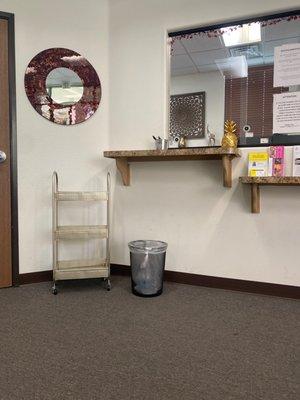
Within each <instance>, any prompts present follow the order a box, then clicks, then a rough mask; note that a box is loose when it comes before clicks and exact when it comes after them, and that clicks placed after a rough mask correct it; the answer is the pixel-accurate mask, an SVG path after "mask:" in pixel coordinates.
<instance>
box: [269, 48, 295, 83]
mask: <svg viewBox="0 0 300 400" xmlns="http://www.w3.org/2000/svg"><path fill="white" fill-rule="evenodd" d="M299 84H300V43H293V44H285V45H283V46H279V47H275V49H274V87H278V86H283V87H286V86H294V85H299Z"/></svg>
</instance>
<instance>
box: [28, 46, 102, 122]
mask: <svg viewBox="0 0 300 400" xmlns="http://www.w3.org/2000/svg"><path fill="white" fill-rule="evenodd" d="M62 67H63V68H68V69H70V70H72V71H74V72H75V73H76V74H77V75H78V76H79V78H80V79H81V81H82V83H83V94H82V97H81V98H80V99H79V101H77V102H76V103H74V104H71V105H64V104H59V103H56V102H55V101H54V100H53V99H52V98H51V97H50V96H49V94H48V92H47V88H46V79H47V76H48V74H49V73H50V72H51V71H52V70H54V69H56V68H62ZM24 80H25V90H26V94H27V97H28V99H29V101H30V103H31V105H32V107H33V108H34V109H35V110H36V111H37V112H38V113H39V114H40V115H41V116H42V117H44V118H46V119H48V120H49V121H51V122H54V123H57V124H60V125H75V124H79V123H81V122H84V121H86V120H87V119H89V118H90V117H91V116H92V115H94V114H95V112H96V110H97V108H98V107H99V104H100V100H101V83H100V79H99V77H98V74H97V72H96V70H95V69H94V68H93V66H92V65H91V64H90V63H89V62H88V60H87V59H86V58H84V57H83V56H81V55H80V54H79V53H76V52H75V51H73V50H70V49H66V48H51V49H47V50H44V51H42V52H40V53H39V54H37V55H36V56H35V57H34V58H33V59H32V60H31V61H30V63H29V64H28V67H27V68H26V72H25V79H24Z"/></svg>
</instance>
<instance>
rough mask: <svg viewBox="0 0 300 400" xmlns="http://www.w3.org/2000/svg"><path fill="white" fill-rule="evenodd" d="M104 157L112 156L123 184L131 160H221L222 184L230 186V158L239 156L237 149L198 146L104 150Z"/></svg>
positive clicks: (128, 172)
mask: <svg viewBox="0 0 300 400" xmlns="http://www.w3.org/2000/svg"><path fill="white" fill-rule="evenodd" d="M103 154H104V157H107V158H114V159H115V160H116V165H117V168H118V170H119V172H120V174H121V177H122V181H123V184H124V185H125V186H129V185H130V166H129V164H130V163H132V162H141V161H143V162H146V161H147V162H148V161H186V160H221V161H222V167H223V185H224V186H225V187H231V186H232V166H231V163H232V159H233V158H236V157H240V152H239V150H238V149H223V148H222V147H200V148H188V149H168V150H127V151H125V150H124V151H105V152H104V153H103Z"/></svg>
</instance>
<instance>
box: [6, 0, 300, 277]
mask: <svg viewBox="0 0 300 400" xmlns="http://www.w3.org/2000/svg"><path fill="white" fill-rule="evenodd" d="M297 3H298V1H297V0H296V1H294V0H288V1H285V2H284V1H283V0H272V2H271V1H270V2H264V3H262V2H261V1H258V0H253V1H252V2H248V3H246V2H241V1H237V0H234V1H233V0H231V1H230V2H228V1H227V2H219V1H216V0H215V1H212V2H209V3H207V2H204V1H199V0H184V1H183V0H165V1H161V0H151V1H147V0H113V1H109V2H108V1H106V0H85V1H84V2H83V1H81V0H65V1H63V2H62V1H60V0H52V2H51V4H49V3H46V2H44V1H39V0H26V2H25V1H19V0H0V10H1V11H7V12H13V13H15V16H16V69H17V70H16V77H17V123H18V158H19V159H18V162H19V217H20V220H19V223H20V227H19V228H20V272H21V273H25V272H31V271H38V270H47V269H49V268H50V267H51V186H50V185H51V173H52V170H53V169H57V170H58V171H59V172H60V173H61V175H62V179H61V180H62V185H63V187H64V188H65V189H73V188H74V189H75V190H76V189H77V188H78V189H82V188H84V189H85V188H90V187H92V188H94V187H96V182H97V181H98V179H99V180H100V181H101V182H102V183H104V177H105V174H106V171H107V168H108V167H109V168H110V169H111V170H112V171H115V165H114V162H113V161H108V160H104V159H103V158H102V157H100V155H101V153H102V151H103V150H105V149H139V148H140V149H144V148H149V147H151V145H152V139H151V136H152V134H162V131H163V98H164V85H163V83H164V73H163V67H164V35H165V30H166V29H167V28H174V29H175V28H179V27H184V26H190V25H199V24H200V25H201V24H203V25H205V24H211V23H216V22H218V21H222V20H225V19H232V18H239V17H245V16H250V15H254V14H259V13H264V12H273V11H278V10H280V9H283V8H284V7H290V8H292V7H296V6H297V5H298V4H297ZM108 5H109V6H110V10H109V9H108ZM108 21H110V24H109V25H108ZM56 46H61V47H69V48H71V49H74V50H75V51H78V52H79V53H81V54H83V55H84V56H86V57H87V59H88V60H89V61H90V62H91V63H92V64H93V65H94V67H95V68H96V70H97V72H98V74H99V76H100V79H101V82H102V87H103V98H102V103H101V106H100V108H99V110H98V111H97V113H96V114H95V116H93V117H92V118H91V119H90V120H88V121H87V122H85V123H83V124H81V125H78V126H75V127H63V126H58V125H55V124H52V123H50V122H48V121H47V120H45V119H43V118H42V117H41V116H39V115H38V114H37V113H36V112H35V111H34V110H33V109H32V107H31V105H30V103H29V101H28V100H27V97H26V94H25V91H24V87H23V79H24V71H25V68H26V66H27V64H28V62H29V61H30V59H31V58H32V57H33V56H34V55H35V54H36V53H38V52H39V51H41V50H44V49H46V48H49V47H56ZM108 132H110V136H108ZM245 153H246V151H243V159H242V160H240V161H239V162H235V163H234V187H233V188H232V189H225V188H223V187H222V185H221V170H220V168H219V163H218V162H200V161H199V162H165V163H151V164H150V163H141V164H134V165H133V166H132V185H131V187H123V186H122V185H121V182H120V177H119V175H116V182H115V185H114V210H113V232H112V234H113V246H112V257H113V260H112V261H114V262H118V263H129V258H128V249H127V243H128V241H130V240H132V239H136V238H143V237H146V238H158V239H163V240H166V241H167V242H168V243H169V249H168V258H167V268H169V269H173V270H177V271H187V272H193V273H199V274H208V275H215V276H225V277H232V278H241V279H253V280H258V281H266V282H277V283H285V284H292V285H299V284H300V269H299V266H298V265H297V260H298V240H297V239H298V237H299V234H300V216H299V211H298V209H299V195H300V191H299V188H297V187H295V188H263V190H262V213H261V214H260V215H252V214H251V213H250V212H249V210H250V209H249V207H250V204H249V200H250V198H249V192H248V188H244V187H242V186H241V185H239V184H238V183H237V177H238V176H239V175H241V174H244V173H245V159H246V154H245ZM89 214H90V213H89V211H88V210H87V211H86V212H85V214H84V218H83V219H84V221H86V220H87V219H88V216H89ZM70 220H71V213H70V214H67V221H70ZM84 253H85V254H86V255H89V253H90V249H89V248H87V249H84Z"/></svg>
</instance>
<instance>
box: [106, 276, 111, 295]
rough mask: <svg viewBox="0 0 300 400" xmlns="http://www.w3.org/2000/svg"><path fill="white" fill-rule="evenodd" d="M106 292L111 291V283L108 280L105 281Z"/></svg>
mask: <svg viewBox="0 0 300 400" xmlns="http://www.w3.org/2000/svg"><path fill="white" fill-rule="evenodd" d="M105 285H106V290H107V291H108V292H109V291H110V290H111V283H110V280H109V279H106V280H105Z"/></svg>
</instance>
